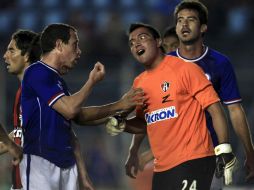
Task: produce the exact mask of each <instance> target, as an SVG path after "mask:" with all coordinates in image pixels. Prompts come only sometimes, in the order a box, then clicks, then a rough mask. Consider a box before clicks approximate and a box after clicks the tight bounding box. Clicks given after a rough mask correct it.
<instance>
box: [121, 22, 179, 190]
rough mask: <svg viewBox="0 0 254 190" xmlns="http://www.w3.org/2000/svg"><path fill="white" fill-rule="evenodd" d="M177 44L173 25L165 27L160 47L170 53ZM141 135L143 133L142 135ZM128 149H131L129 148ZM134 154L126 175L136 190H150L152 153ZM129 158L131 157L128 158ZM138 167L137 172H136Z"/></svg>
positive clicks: (126, 166) (128, 164)
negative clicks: (131, 170)
mask: <svg viewBox="0 0 254 190" xmlns="http://www.w3.org/2000/svg"><path fill="white" fill-rule="evenodd" d="M178 46H179V40H178V36H177V34H176V31H175V27H170V26H169V27H167V28H166V29H165V30H164V32H163V35H162V47H163V49H164V52H165V53H170V52H172V51H175V50H176V48H177V47H178ZM142 136H143V135H142ZM130 151H132V150H131V149H130ZM133 154H135V156H134V155H131V153H129V155H128V158H127V161H126V163H125V168H126V172H128V171H129V170H130V169H129V168H131V167H132V163H136V167H135V168H134V170H133V172H128V173H127V175H128V176H130V177H131V178H134V179H133V180H131V183H132V186H133V188H134V189H136V190H151V189H152V175H153V167H154V164H153V158H154V157H153V153H152V151H151V150H150V149H149V150H147V151H145V152H143V153H141V154H140V155H139V156H138V155H137V151H134V153H133ZM129 158H131V159H132V160H131V159H129ZM133 159H134V160H133ZM138 168H139V170H140V171H139V172H138Z"/></svg>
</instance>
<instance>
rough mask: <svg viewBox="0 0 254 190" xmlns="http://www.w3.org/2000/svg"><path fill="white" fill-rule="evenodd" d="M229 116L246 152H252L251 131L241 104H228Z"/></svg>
mask: <svg viewBox="0 0 254 190" xmlns="http://www.w3.org/2000/svg"><path fill="white" fill-rule="evenodd" d="M228 110H229V116H230V119H231V123H232V125H233V128H234V130H235V132H236V134H237V136H238V137H239V138H240V140H241V142H242V144H243V146H244V149H245V152H246V154H248V153H251V152H252V154H253V151H254V150H253V141H252V138H251V132H250V129H249V125H248V121H247V118H246V115H245V112H244V110H243V108H242V106H241V104H239V103H238V104H232V105H229V106H228Z"/></svg>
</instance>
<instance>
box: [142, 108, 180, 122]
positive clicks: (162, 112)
mask: <svg viewBox="0 0 254 190" xmlns="http://www.w3.org/2000/svg"><path fill="white" fill-rule="evenodd" d="M176 117H178V114H177V113H176V108H175V106H170V107H167V108H162V109H159V110H155V111H152V112H151V113H146V114H145V119H146V123H147V125H149V124H153V123H156V122H159V121H163V120H166V119H172V118H176Z"/></svg>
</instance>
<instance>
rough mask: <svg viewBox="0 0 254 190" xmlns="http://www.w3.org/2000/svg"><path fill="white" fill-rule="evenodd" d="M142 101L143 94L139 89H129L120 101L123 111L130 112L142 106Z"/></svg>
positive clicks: (143, 99) (143, 98)
mask: <svg viewBox="0 0 254 190" xmlns="http://www.w3.org/2000/svg"><path fill="white" fill-rule="evenodd" d="M144 101H145V93H144V91H143V89H141V88H131V89H130V90H129V91H128V92H126V93H125V94H124V95H123V96H122V98H121V100H120V102H121V104H122V106H121V107H122V109H123V110H124V111H132V110H133V109H134V108H135V107H136V106H142V105H143V103H144Z"/></svg>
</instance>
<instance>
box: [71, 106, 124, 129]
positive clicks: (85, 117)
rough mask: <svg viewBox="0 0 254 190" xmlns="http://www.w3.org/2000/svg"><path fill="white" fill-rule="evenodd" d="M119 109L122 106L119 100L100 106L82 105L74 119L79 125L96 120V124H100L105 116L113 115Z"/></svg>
mask: <svg viewBox="0 0 254 190" xmlns="http://www.w3.org/2000/svg"><path fill="white" fill-rule="evenodd" d="M121 110H122V107H121V103H120V101H117V102H114V103H110V104H106V105H102V106H90V107H82V108H81V110H80V112H79V113H78V115H77V117H75V119H74V121H75V122H77V123H78V124H80V125H86V124H87V123H89V122H92V121H93V122H95V120H98V121H97V124H100V122H105V121H106V120H105V119H106V118H107V117H109V116H111V115H114V114H115V113H116V112H117V111H121ZM95 123H96V122H95Z"/></svg>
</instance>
